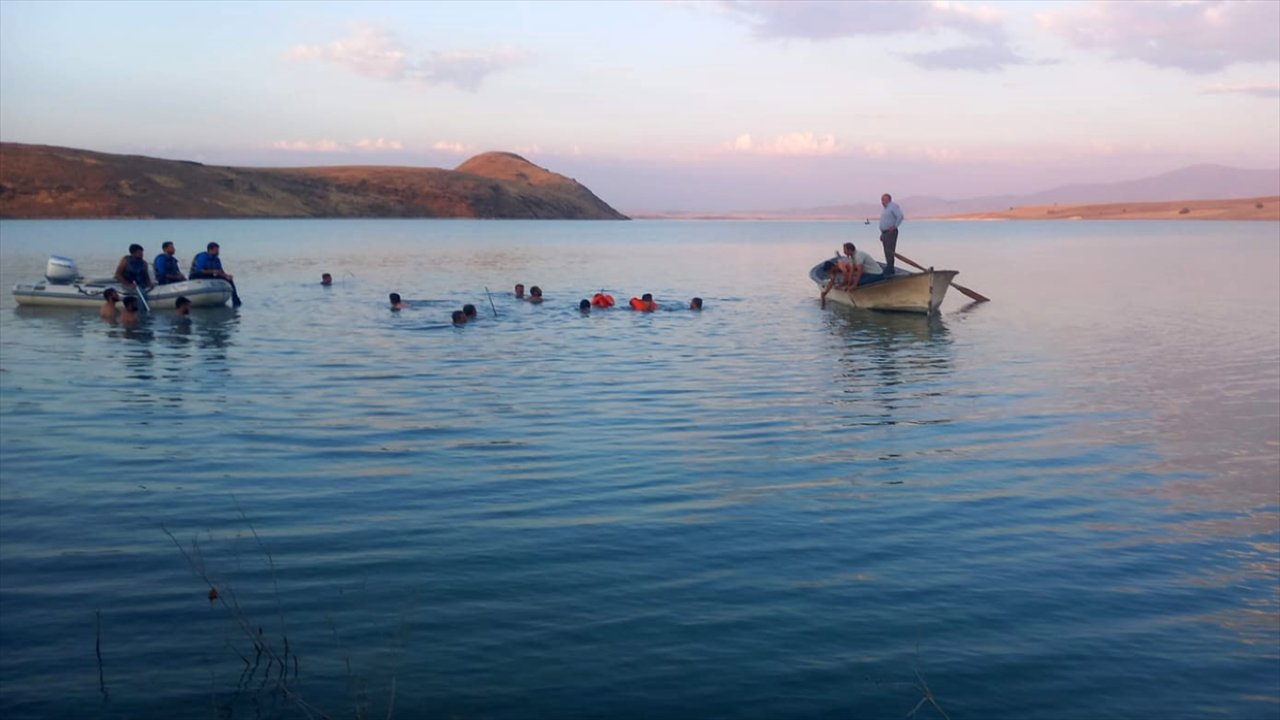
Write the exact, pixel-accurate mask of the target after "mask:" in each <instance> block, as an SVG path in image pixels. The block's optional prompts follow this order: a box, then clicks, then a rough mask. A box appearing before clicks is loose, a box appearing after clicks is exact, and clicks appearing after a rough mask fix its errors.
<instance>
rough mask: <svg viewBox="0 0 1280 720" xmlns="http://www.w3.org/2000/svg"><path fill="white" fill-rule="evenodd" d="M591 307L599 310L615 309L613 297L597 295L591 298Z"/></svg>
mask: <svg viewBox="0 0 1280 720" xmlns="http://www.w3.org/2000/svg"><path fill="white" fill-rule="evenodd" d="M591 306H592V307H598V308H611V307H613V296H612V295H606V294H605V293H596V294H595V295H594V296H592V298H591Z"/></svg>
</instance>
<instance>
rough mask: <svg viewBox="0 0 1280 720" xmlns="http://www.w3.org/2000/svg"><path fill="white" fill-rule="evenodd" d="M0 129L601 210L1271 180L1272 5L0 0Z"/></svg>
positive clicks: (1278, 21) (1276, 21)
mask: <svg viewBox="0 0 1280 720" xmlns="http://www.w3.org/2000/svg"><path fill="white" fill-rule="evenodd" d="M0 140H3V141H7V142H25V143H41V144H50V145H63V146H70V147H77V148H85V149H90V150H97V151H102V152H113V153H135V154H143V155H150V156H155V157H162V158H171V159H185V160H197V161H200V162H205V163H209V164H225V165H252V166H275V167H279V166H300V165H368V164H375V165H419V166H430V167H444V168H453V167H456V166H457V165H459V164H460V163H462V162H463V161H464V160H466V159H467V158H468V157H471V156H472V155H475V154H477V153H480V152H486V151H493V150H501V151H508V152H514V153H518V154H520V155H522V156H524V157H526V158H527V159H529V160H530V161H532V162H534V163H536V164H538V165H541V166H543V167H546V168H548V169H550V170H552V171H554V172H558V173H561V174H563V175H566V176H569V177H573V178H575V179H577V180H578V181H579V182H581V183H583V184H584V185H586V186H587V187H589V188H590V189H591V190H593V191H594V192H595V193H596V194H597V195H598V196H600V197H601V198H602V199H604V200H605V201H606V202H608V203H610V204H611V205H613V206H614V207H616V208H618V209H620V210H623V211H624V212H626V211H639V210H655V211H656V210H700V211H731V210H773V209H789V208H808V207H821V206H830V205H841V204H850V203H864V202H875V201H876V200H877V198H879V196H880V193H881V192H886V191H888V192H892V193H894V194H895V195H897V196H898V197H903V196H912V195H932V196H938V197H944V198H949V199H961V198H968V197H974V196H980V195H993V194H1004V193H1015V194H1016V193H1030V192H1036V191H1040V190H1045V189H1048V188H1052V187H1056V186H1058V185H1063V184H1067V183H1074V182H1107V181H1113V180H1117V181H1118V180H1130V179H1136V178H1141V177H1146V176H1150V175H1154V174H1158V173H1162V172H1167V171H1170V170H1174V169H1178V168H1181V167H1186V166H1188V165H1196V164H1205V163H1210V164H1221V165H1229V166H1233V167H1241V168H1253V169H1274V168H1280V0H1259V1H1256V2H1246V1H1238V0H1237V1H1233V2H1222V1H1217V0H1205V1H1203V2H1190V1H1171V2H1088V1H1084V0H1080V1H1075V2H1032V1H1030V0H1028V1H1025V2H874V1H871V0H864V1H862V2H715V1H712V0H707V1H705V2H679V1H667V2H658V1H654V2H590V1H582V2H545V1H539V2H462V3H452V2H429V3H426V2H423V3H419V2H386V3H380V2H358V3H354V2H353V3H346V2H281V3H273V2H230V1H228V2H136V3H135V2H88V3H79V2H53V1H49V0H40V1H39V2H27V1H19V0H0Z"/></svg>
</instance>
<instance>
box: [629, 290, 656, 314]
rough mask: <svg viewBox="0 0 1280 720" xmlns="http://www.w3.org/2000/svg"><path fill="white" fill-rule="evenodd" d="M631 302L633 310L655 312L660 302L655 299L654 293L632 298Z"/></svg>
mask: <svg viewBox="0 0 1280 720" xmlns="http://www.w3.org/2000/svg"><path fill="white" fill-rule="evenodd" d="M629 304H630V305H631V309H632V310H639V311H640V312H653V311H654V310H657V309H658V303H656V302H654V301H653V294H652V293H645V294H644V295H641V296H640V297H638V298H631V302H630V303H629Z"/></svg>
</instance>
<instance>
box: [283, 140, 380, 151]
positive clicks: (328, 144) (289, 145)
mask: <svg viewBox="0 0 1280 720" xmlns="http://www.w3.org/2000/svg"><path fill="white" fill-rule="evenodd" d="M271 148H272V149H273V150H287V151H289V152H315V153H344V152H350V151H351V150H353V149H355V150H403V149H404V144H403V143H401V142H400V141H399V140H387V139H386V138H378V139H376V140H373V139H369V138H361V139H360V140H357V141H356V142H355V143H354V144H348V143H341V142H338V141H337V140H330V139H329V138H324V139H323V140H277V141H275V142H273V143H271Z"/></svg>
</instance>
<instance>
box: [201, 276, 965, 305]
mask: <svg viewBox="0 0 1280 720" xmlns="http://www.w3.org/2000/svg"><path fill="white" fill-rule="evenodd" d="M222 279H223V280H227V279H226V278H222ZM227 284H228V285H230V286H231V307H240V305H241V304H242V303H241V302H240V294H239V293H237V292H236V284H235V283H233V282H231V281H230V280H227ZM952 285H955V283H952ZM956 287H959V285H956Z"/></svg>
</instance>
